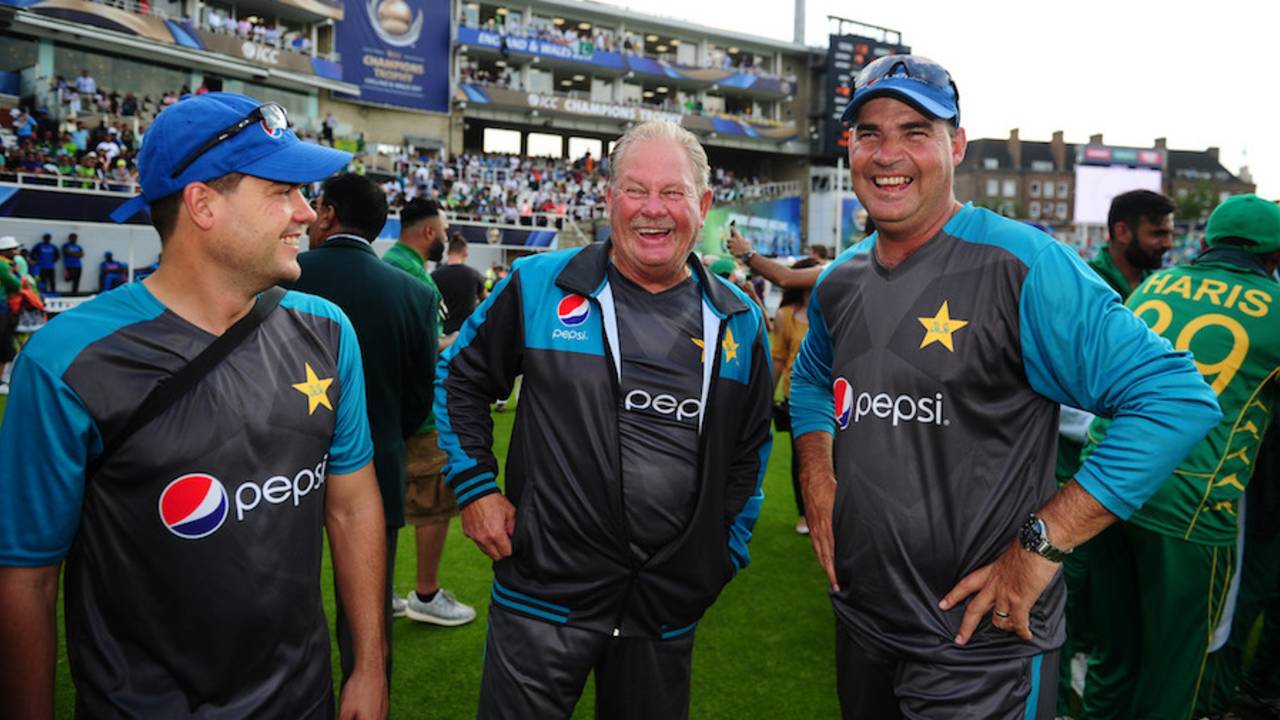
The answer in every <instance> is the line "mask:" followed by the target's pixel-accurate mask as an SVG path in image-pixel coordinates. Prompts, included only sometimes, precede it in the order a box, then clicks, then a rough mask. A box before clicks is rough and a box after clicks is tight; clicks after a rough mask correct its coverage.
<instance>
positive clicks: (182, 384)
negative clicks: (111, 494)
mask: <svg viewBox="0 0 1280 720" xmlns="http://www.w3.org/2000/svg"><path fill="white" fill-rule="evenodd" d="M284 293H285V291H284V289H283V288H281V287H279V286H275V287H272V288H271V289H270V290H267V291H266V292H264V293H262V295H260V296H259V297H258V300H257V301H256V302H255V303H254V304H253V309H252V310H250V311H249V313H248V314H247V315H245V316H244V317H242V318H240V319H239V320H237V321H236V322H235V324H234V325H232V326H231V327H229V328H227V331H226V332H224V333H222V335H221V336H219V337H218V338H216V339H215V340H214V341H213V342H211V343H209V346H208V347H206V348H205V349H204V351H203V352H201V353H200V354H199V355H197V356H195V358H194V359H192V360H191V362H189V363H187V364H186V365H185V366H183V367H182V369H180V370H178V372H176V373H174V374H173V375H171V376H169V377H168V378H166V379H164V380H161V381H160V384H159V385H157V386H156V388H155V389H154V390H152V391H151V393H150V394H149V395H147V399H146V400H143V401H142V405H140V406H138V409H137V410H135V411H134V412H133V415H132V416H130V417H129V422H128V423H127V424H126V425H125V427H124V429H123V430H121V431H120V432H119V433H116V435H115V436H114V437H112V438H111V442H109V443H108V444H107V446H106V448H104V449H103V451H102V453H101V454H99V455H98V456H97V457H96V458H94V459H93V461H92V462H91V463H89V467H88V471H87V472H86V473H85V477H86V478H92V477H93V476H94V475H97V474H98V471H99V470H101V469H102V466H103V464H104V463H106V461H107V459H108V458H110V457H111V456H112V455H114V454H115V452H116V451H117V450H119V449H120V446H121V445H123V444H124V442H125V440H128V439H129V438H130V437H132V436H133V434H134V433H136V432H138V431H139V430H141V429H142V428H143V427H144V426H146V424H147V423H149V422H151V421H152V420H155V419H156V418H158V417H160V416H161V415H162V414H164V411H165V410H168V409H169V407H170V406H172V405H173V403H174V402H176V401H177V400H178V398H180V397H182V396H183V395H186V394H187V392H188V391H190V390H191V388H193V387H195V386H196V383H198V382H200V379H201V378H203V377H204V376H205V375H207V374H209V371H210V370H212V369H214V368H215V367H217V366H218V363H220V362H222V361H223V360H224V359H225V358H226V357H227V356H228V355H230V354H231V351H233V350H235V349H236V348H237V347H239V345H240V343H242V342H244V341H245V338H247V337H249V335H250V334H251V333H253V331H254V330H256V329H257V327H258V326H259V325H261V324H262V321H263V320H266V319H267V316H268V315H270V314H271V312H272V311H273V310H275V309H276V306H277V305H279V304H280V299H281V298H283V297H284Z"/></svg>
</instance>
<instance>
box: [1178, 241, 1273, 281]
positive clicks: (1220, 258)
mask: <svg viewBox="0 0 1280 720" xmlns="http://www.w3.org/2000/svg"><path fill="white" fill-rule="evenodd" d="M1191 263H1192V264H1193V265H1199V264H1200V263H1217V264H1224V263H1225V264H1228V265H1235V266H1236V267H1238V268H1240V269H1241V270H1244V271H1246V272H1251V273H1256V274H1258V275H1261V276H1262V277H1264V278H1269V277H1271V273H1269V272H1267V266H1266V265H1264V264H1263V262H1262V258H1260V257H1258V256H1257V255H1256V254H1254V253H1251V252H1249V251H1248V250H1240V249H1239V248H1233V247H1225V246H1222V245H1219V246H1217V247H1211V248H1209V249H1208V250H1205V251H1204V252H1202V253H1200V255H1199V256H1197V257H1196V259H1195V260H1192V261H1191Z"/></svg>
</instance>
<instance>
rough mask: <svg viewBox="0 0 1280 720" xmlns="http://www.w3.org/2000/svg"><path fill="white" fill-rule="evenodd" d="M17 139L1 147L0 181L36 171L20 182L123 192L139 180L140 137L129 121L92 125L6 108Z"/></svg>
mask: <svg viewBox="0 0 1280 720" xmlns="http://www.w3.org/2000/svg"><path fill="white" fill-rule="evenodd" d="M10 117H11V118H12V121H13V122H12V127H13V131H14V134H15V135H16V137H17V142H16V144H15V145H14V146H12V147H2V148H0V180H6V181H9V182H13V181H15V180H16V179H17V176H18V175H19V174H23V175H30V176H36V177H35V178H23V181H24V182H28V183H30V182H35V183H40V182H41V180H42V178H41V176H48V179H47V180H46V181H45V182H46V183H47V184H50V185H55V184H59V185H61V186H62V187H82V188H88V189H92V188H97V189H103V190H115V191H121V192H127V191H132V190H133V183H134V181H135V180H136V179H137V164H136V161H137V155H138V150H139V149H140V148H141V146H142V138H141V136H140V134H137V133H135V132H134V130H133V125H132V123H127V122H107V123H98V124H96V125H94V126H92V127H90V126H89V123H87V122H86V121H83V120H81V119H79V118H73V119H67V120H66V121H63V122H58V121H57V120H55V119H53V118H51V117H49V116H47V115H46V116H44V117H43V118H40V119H37V116H36V115H35V114H33V113H32V112H31V111H30V110H28V109H26V108H14V109H13V110H11V111H10Z"/></svg>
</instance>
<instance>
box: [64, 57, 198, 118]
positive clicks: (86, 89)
mask: <svg viewBox="0 0 1280 720" xmlns="http://www.w3.org/2000/svg"><path fill="white" fill-rule="evenodd" d="M207 92H209V88H208V87H206V86H204V85H201V86H200V87H198V88H196V89H195V90H194V91H193V90H191V88H189V87H188V86H186V85H183V86H182V87H181V88H178V89H176V90H175V89H170V90H165V91H164V92H162V93H158V94H157V95H156V96H155V97H154V98H152V96H151V95H149V94H144V95H138V94H136V93H134V92H132V91H129V90H125V91H124V92H121V91H120V90H119V89H115V90H108V89H106V88H100V87H98V83H97V82H96V81H95V80H94V78H93V77H92V76H91V75H90V74H89V71H88V70H82V71H81V72H80V75H79V76H77V77H75V78H74V79H72V80H71V81H68V80H67V79H66V78H65V77H63V76H62V75H58V76H57V77H55V78H54V79H53V80H52V81H51V82H50V83H49V91H48V93H47V94H46V95H45V97H44V98H42V102H43V104H44V105H43V110H44V112H45V113H46V114H48V115H49V116H50V117H52V118H53V119H55V120H58V121H62V120H64V119H67V118H76V117H80V116H82V115H84V114H86V113H88V114H95V115H113V116H118V117H120V118H137V119H139V120H140V121H142V122H147V123H149V122H151V121H152V120H154V119H155V117H156V114H157V113H159V112H160V111H161V110H163V109H165V108H167V107H169V106H170V105H172V104H174V103H176V102H178V100H180V99H182V98H184V97H187V96H189V95H203V94H205V93H207Z"/></svg>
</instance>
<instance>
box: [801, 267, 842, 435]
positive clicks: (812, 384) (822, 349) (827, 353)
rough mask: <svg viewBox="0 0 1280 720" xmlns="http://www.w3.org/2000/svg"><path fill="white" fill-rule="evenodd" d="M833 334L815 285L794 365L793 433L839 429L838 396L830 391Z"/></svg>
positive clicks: (832, 433)
mask: <svg viewBox="0 0 1280 720" xmlns="http://www.w3.org/2000/svg"><path fill="white" fill-rule="evenodd" d="M832 382H833V381H832V378H831V336H830V334H829V332H828V330H827V322H826V319H825V318H824V316H823V313H822V303H821V296H820V294H819V292H818V287H815V288H814V291H813V294H812V295H811V296H810V299H809V332H807V333H805V336H804V340H803V341H801V343H800V352H799V353H798V354H797V355H796V359H795V362H794V363H793V364H792V365H791V397H790V401H791V433H792V434H793V435H794V436H795V437H800V436H801V435H804V434H805V433H810V432H825V433H827V434H828V435H834V434H835V432H836V421H835V397H834V395H833V394H832V390H831V383H832Z"/></svg>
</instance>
